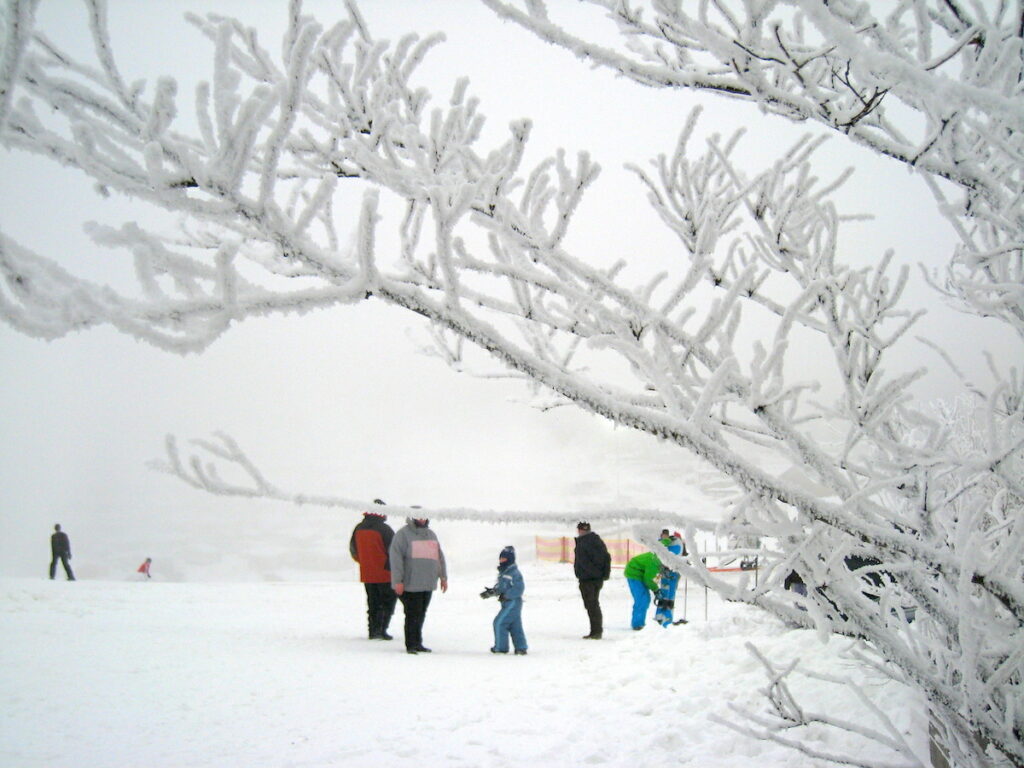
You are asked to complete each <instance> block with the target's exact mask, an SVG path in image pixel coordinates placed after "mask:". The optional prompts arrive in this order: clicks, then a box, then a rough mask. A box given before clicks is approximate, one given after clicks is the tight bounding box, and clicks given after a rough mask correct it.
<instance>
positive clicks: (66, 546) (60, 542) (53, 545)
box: [50, 523, 75, 581]
mask: <svg viewBox="0 0 1024 768" xmlns="http://www.w3.org/2000/svg"><path fill="white" fill-rule="evenodd" d="M50 553H51V554H52V555H53V557H52V559H51V560H50V578H51V579H53V577H54V576H55V575H56V574H57V561H58V560H60V562H61V565H63V566H64V573H66V574H67V575H68V581H74V580H75V574H73V573H72V572H71V564H70V563H68V560H70V559H71V541H70V540H69V539H68V535H67V534H66V533H64V531H62V530H61V529H60V523H57V524H56V525H55V526H53V535H52V536H51V537H50Z"/></svg>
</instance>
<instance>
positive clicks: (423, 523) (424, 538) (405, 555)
mask: <svg viewBox="0 0 1024 768" xmlns="http://www.w3.org/2000/svg"><path fill="white" fill-rule="evenodd" d="M429 525H430V521H429V520H427V519H426V518H417V519H409V520H407V521H406V525H405V527H404V528H402V529H400V530H399V531H398V533H396V534H395V538H393V539H392V540H391V547H390V549H389V550H388V559H389V560H390V561H391V587H392V589H394V590H395V594H396V595H398V599H399V600H401V601H402V608H403V610H404V611H405V651H406V653H414V654H415V653H430V649H429V648H427V647H426V646H424V645H423V621H424V619H426V617H427V606H429V605H430V598H431V596H432V595H433V594H434V590H435V589H437V584H438V581H440V582H441V591H442V592H447V591H448V570H447V568H446V567H445V562H444V552H442V551H441V544H440V542H439V541H438V540H437V536H436V535H435V534H434V532H433V531H432V530H430V528H429V527H428V526H429Z"/></svg>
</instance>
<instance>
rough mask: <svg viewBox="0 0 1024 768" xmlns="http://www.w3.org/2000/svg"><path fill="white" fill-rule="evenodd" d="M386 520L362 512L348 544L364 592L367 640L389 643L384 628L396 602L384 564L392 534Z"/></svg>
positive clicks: (376, 501) (382, 514)
mask: <svg viewBox="0 0 1024 768" xmlns="http://www.w3.org/2000/svg"><path fill="white" fill-rule="evenodd" d="M373 503H374V504H380V505H383V504H384V502H383V501H381V500H380V499H374V500H373ZM387 519H388V517H387V515H385V514H384V513H383V512H364V513H363V519H362V521H361V522H360V523H359V525H357V526H356V527H355V529H354V530H353V531H352V538H351V539H350V540H349V543H348V550H349V552H350V553H351V554H352V559H353V560H355V561H356V562H357V563H359V580H360V581H361V582H362V583H363V587H364V588H365V589H366V619H367V626H368V629H369V635H370V639H371V640H390V639H391V635H389V634H388V624H390V623H391V616H392V614H394V612H395V602H396V601H397V596H396V595H395V592H394V590H393V589H392V588H391V564H390V563H389V562H388V548H389V547H390V546H391V539H393V538H394V536H395V532H394V531H393V530H392V529H391V526H390V525H388V524H387V522H386V520H387Z"/></svg>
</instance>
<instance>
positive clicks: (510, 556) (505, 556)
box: [498, 544, 516, 565]
mask: <svg viewBox="0 0 1024 768" xmlns="http://www.w3.org/2000/svg"><path fill="white" fill-rule="evenodd" d="M502 560H504V561H505V563H504V564H505V565H512V563H514V562H515V561H516V548H515V547H513V546H512V545H511V544H509V545H508V546H507V547H505V548H504V549H503V550H501V554H499V555H498V562H499V563H500V562H501V561H502Z"/></svg>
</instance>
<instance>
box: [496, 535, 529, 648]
mask: <svg viewBox="0 0 1024 768" xmlns="http://www.w3.org/2000/svg"><path fill="white" fill-rule="evenodd" d="M494 591H495V592H497V593H498V601H499V603H500V604H501V608H500V609H499V610H498V615H497V616H495V617H494V646H493V647H492V648H491V653H508V639H509V635H511V636H512V645H513V646H514V647H515V649H516V656H525V655H526V633H524V632H523V592H524V591H526V584H525V583H524V582H523V575H522V574H521V573H520V572H519V567H518V566H517V565H516V550H515V547H513V546H511V545H510V546H507V547H505V548H504V549H503V550H501V554H500V555H498V581H497V582H496V583H495V585H494Z"/></svg>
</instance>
